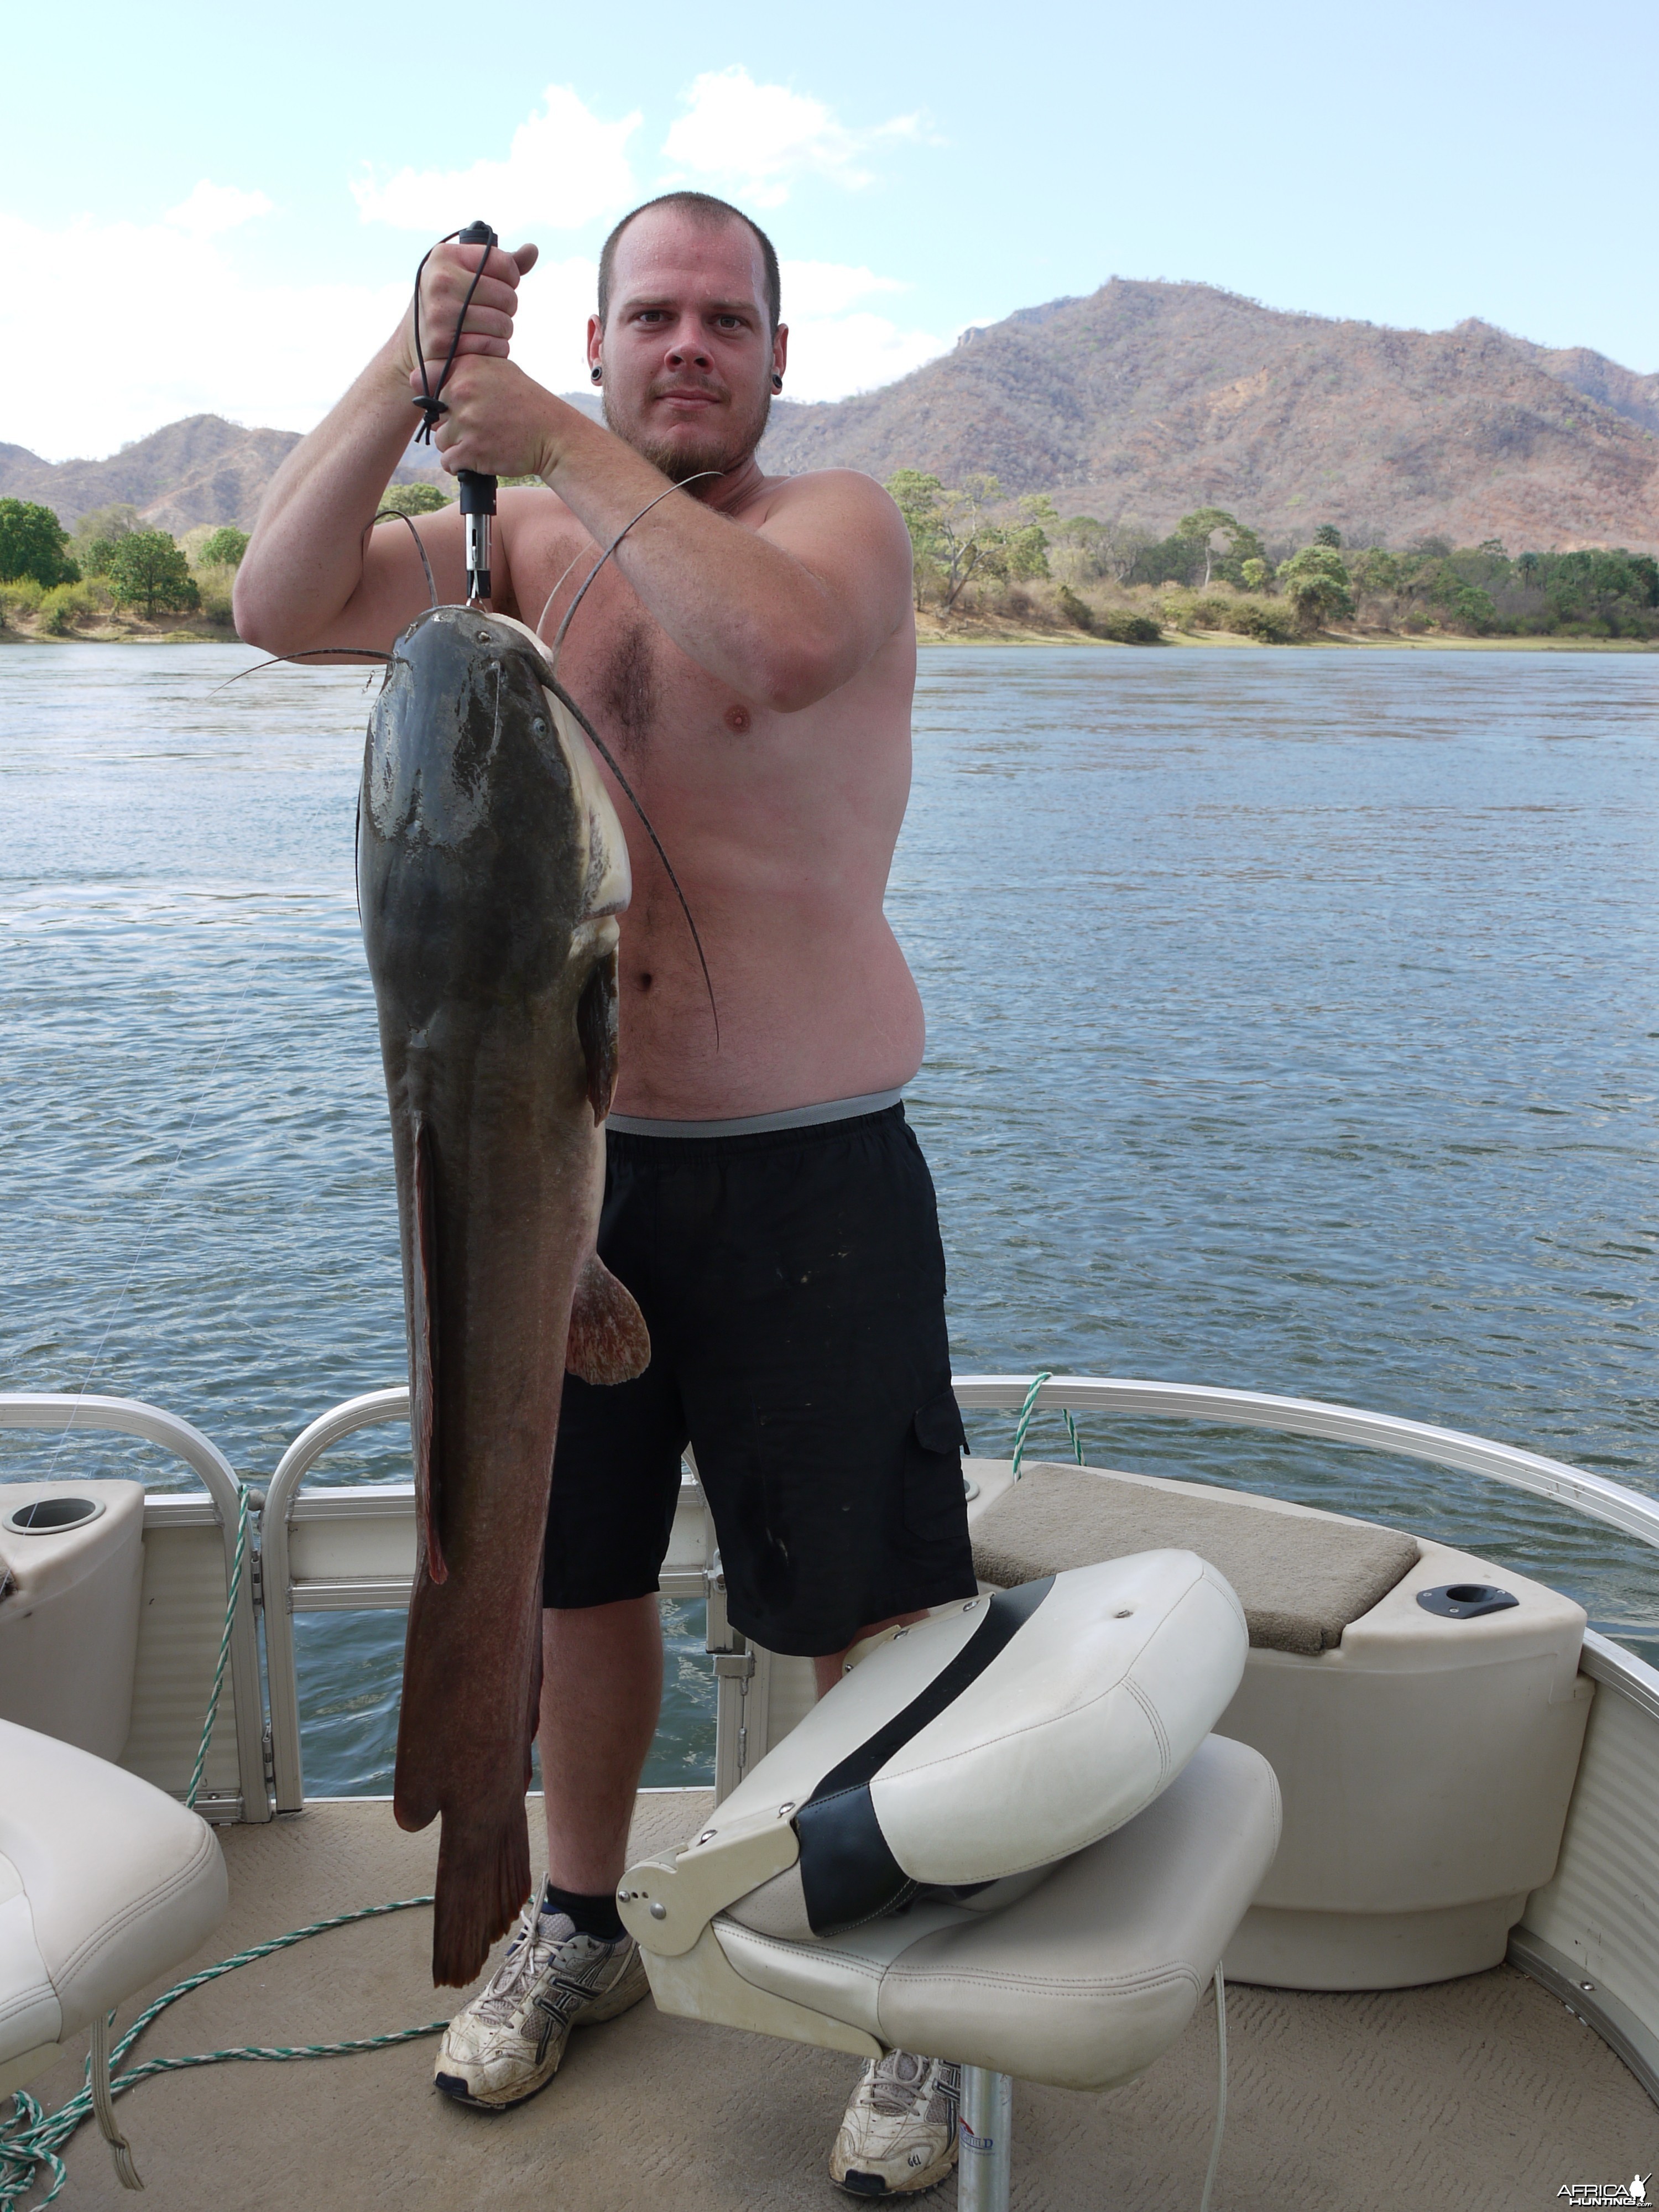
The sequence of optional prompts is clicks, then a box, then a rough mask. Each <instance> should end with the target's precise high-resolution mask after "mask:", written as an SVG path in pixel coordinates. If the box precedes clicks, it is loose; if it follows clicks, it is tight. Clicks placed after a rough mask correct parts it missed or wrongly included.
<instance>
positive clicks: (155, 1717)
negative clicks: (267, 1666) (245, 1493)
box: [0, 1390, 271, 1820]
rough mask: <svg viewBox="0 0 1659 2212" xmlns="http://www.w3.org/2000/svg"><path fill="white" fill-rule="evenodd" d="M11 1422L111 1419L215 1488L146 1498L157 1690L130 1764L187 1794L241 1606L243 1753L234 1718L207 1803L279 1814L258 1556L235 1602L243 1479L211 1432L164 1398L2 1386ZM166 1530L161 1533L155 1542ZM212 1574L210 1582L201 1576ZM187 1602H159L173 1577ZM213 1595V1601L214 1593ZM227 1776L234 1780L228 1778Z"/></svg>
mask: <svg viewBox="0 0 1659 2212" xmlns="http://www.w3.org/2000/svg"><path fill="white" fill-rule="evenodd" d="M0 1428H6V1429H58V1430H60V1431H62V1432H63V1434H64V1437H68V1436H69V1435H70V1433H71V1432H72V1431H86V1430H90V1429H101V1430H104V1431H111V1430H112V1431H116V1432H118V1434H120V1435H123V1436H130V1437H143V1439H144V1441H145V1442H146V1443H153V1444H159V1445H160V1446H161V1449H162V1450H163V1451H169V1452H171V1453H173V1455H174V1457H175V1458H177V1459H179V1460H182V1461H183V1462H184V1463H185V1466H186V1467H187V1468H189V1469H190V1470H191V1474H194V1475H196V1476H197V1478H198V1480H200V1482H201V1483H202V1485H203V1487H204V1489H205V1490H206V1492H207V1497H206V1498H205V1499H204V1498H201V1497H199V1496H192V1495H191V1494H190V1493H189V1492H182V1493H176V1492H175V1493H169V1492H154V1491H150V1492H148V1494H147V1495H146V1497H145V1500H144V1537H145V1591H144V1600H145V1602H144V1604H143V1611H142V1613H141V1615H140V1621H141V1626H140V1630H139V1652H138V1667H139V1671H140V1675H141V1678H143V1683H144V1686H145V1688H146V1689H147V1690H148V1691H149V1694H148V1695H146V1696H145V1697H143V1698H142V1699H139V1698H137V1696H136V1697H135V1726H134V1729H133V1733H132V1735H131V1737H130V1738H129V1740H128V1745H127V1750H126V1753H125V1755H124V1761H123V1763H124V1764H125V1765H128V1766H130V1767H131V1768H132V1769H133V1770H134V1771H136V1772H138V1773H141V1774H143V1775H144V1776H145V1777H146V1778H147V1779H148V1780H149V1781H153V1782H155V1783H157V1784H159V1785H160V1786H161V1788H163V1789H168V1790H174V1791H175V1792H177V1793H178V1794H179V1795H182V1794H183V1790H184V1783H185V1778H186V1777H188V1775H189V1773H190V1771H191V1763H192V1760H193V1758H194V1754H195V1752H196V1748H197V1742H198V1741H199V1738H200V1735H201V1730H202V1720H203V1716H204V1711H205V1710H206V1705H207V1699H208V1696H209V1693H210V1689H211V1686H212V1679H213V1673H214V1669H215V1667H216V1663H217V1659H218V1652H219V1644H220V1639H221V1637H222V1632H223V1622H224V1616H225V1613H226V1612H227V1611H230V1612H231V1632H230V1683H229V1689H230V1698H229V1705H230V1709H231V1710H230V1714H229V1716H228V1717H229V1718H230V1719H231V1720H232V1722H233V1724H234V1762H233V1759H232V1757H231V1755H230V1754H229V1753H228V1747H225V1738H226V1735H227V1733H228V1731H227V1730H226V1729H225V1728H224V1727H223V1725H221V1726H220V1728H219V1729H218V1731H217V1733H216V1740H215V1744H214V1747H213V1748H212V1749H211V1750H210V1753H209V1758H208V1763H207V1767H206V1771H205V1775H204V1781H205V1784H206V1786H205V1788H204V1790H203V1792H202V1794H201V1795H200V1796H198V1797H197V1810H198V1811H199V1812H201V1813H203V1814H205V1815H207V1816H208V1817H209V1818H210V1819H216V1820H269V1819H270V1811H271V1808H270V1796H269V1793H268V1791H267V1790H266V1787H265V1761H264V1696H263V1693H262V1692H261V1688H260V1683H259V1636H258V1625H257V1620H256V1612H257V1607H258V1554H257V1552H256V1551H255V1549H254V1547H252V1545H249V1546H247V1547H246V1550H245V1554H244V1558H243V1560H242V1570H241V1574H240V1577H239V1579H238V1582H237V1586H236V1594H235V1603H234V1608H232V1607H231V1605H230V1589H231V1576H232V1574H233V1572H234V1569H235V1563H236V1526H237V1518H238V1512H239V1509H240V1503H241V1490H242V1486H241V1484H240V1482H239V1480H237V1476H236V1471H235V1469H234V1468H233V1467H232V1466H231V1463H230V1462H229V1461H228V1459H227V1458H226V1457H225V1455H224V1454H223V1453H222V1451H221V1450H220V1449H219V1447H218V1445H217V1444H216V1443H214V1442H213V1440H212V1438H211V1437H205V1436H204V1435H203V1433H202V1431H200V1430H199V1429H197V1428H194V1427H192V1426H191V1423H190V1422H188V1421H185V1420H181V1419H179V1416H178V1415H177V1414H176V1413H166V1412H164V1411H163V1410H162V1408H161V1407H159V1406H149V1405H145V1404H144V1403H143V1401H142V1400H139V1399H137V1398H98V1397H91V1396H88V1395H78V1396H77V1395H72V1394H70V1393H69V1392H66V1391H56V1390H7V1391H0ZM215 1527H216V1528H217V1529H218V1531H219V1536H220V1541H221V1543H222V1547H223V1552H224V1562H223V1565H222V1569H220V1570H218V1573H217V1579H215V1576H214V1571H213V1569H212V1566H211V1565H210V1561H208V1560H197V1559H195V1558H194V1554H195V1553H197V1551H198V1550H199V1548H200V1543H201V1537H202V1535H203V1534H204V1533H205V1531H206V1529H208V1528H215ZM155 1539H160V1540H161V1541H152V1540H155ZM204 1581H205V1583H206V1589H205V1592H204V1590H203V1589H202V1587H201V1585H202V1583H204ZM167 1584H171V1585H172V1588H171V1589H169V1590H168V1595H179V1596H181V1597H183V1598H184V1599H185V1601H184V1602H182V1603H179V1604H178V1605H161V1606H158V1605H157V1604H156V1603H155V1599H156V1598H157V1597H158V1595H161V1589H162V1587H163V1586H164V1585H167ZM204 1597H205V1603H204V1602H203V1599H204ZM221 1716H222V1720H223V1718H224V1717H226V1716H225V1715H224V1709H223V1706H221ZM227 1784H231V1785H233V1786H231V1787H227Z"/></svg>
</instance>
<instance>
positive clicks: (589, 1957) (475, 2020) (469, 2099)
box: [432, 1897, 650, 2112]
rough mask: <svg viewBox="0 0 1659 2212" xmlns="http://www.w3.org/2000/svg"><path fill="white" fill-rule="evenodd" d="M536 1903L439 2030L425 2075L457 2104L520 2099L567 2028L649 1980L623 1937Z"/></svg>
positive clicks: (610, 2009)
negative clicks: (489, 1971)
mask: <svg viewBox="0 0 1659 2212" xmlns="http://www.w3.org/2000/svg"><path fill="white" fill-rule="evenodd" d="M541 1905H542V1900H541V1899H540V1897H533V1898H532V1899H531V1900H530V1902H529V1904H528V1905H526V1907H525V1909H524V1911H523V1913H522V1914H521V1915H520V1920H519V1925H518V1928H517V1929H516V1930H515V1931H514V1934H513V1941H512V1942H510V1943H509V1944H508V1945H507V1956H506V1957H505V1958H504V1959H503V1960H501V1965H500V1966H498V1967H497V1968H496V1969H495V1973H494V1975H493V1976H492V1977H491V1978H490V1980H489V1983H488V1984H487V1985H486V1986H485V1987H484V1988H483V1990H480V1991H479V1993H478V1995H477V1996H476V1997H474V1998H473V2000H472V2002H471V2004H470V2005H467V2006H466V2007H465V2008H464V2009H463V2010H462V2011H460V2012H458V2013H457V2014H456V2015H455V2017H454V2019H453V2020H452V2021H450V2023H449V2026H448V2027H447V2028H446V2029H445V2030H444V2037H443V2041H442V2042H441V2044H440V2045H438V2057H437V2062H436V2063H435V2066H434V2067H433V2069H432V2078H433V2081H434V2082H435V2086H436V2087H438V2088H440V2089H441V2090H442V2091H443V2093H444V2094H445V2096H447V2097H453V2098H455V2099H456V2100H458V2102H459V2103H461V2104H463V2105H477V2106H482V2107H483V2110H484V2111H486V2112H505V2111H506V2110H507V2107H508V2106H510V2105H521V2104H522V2103H523V2102H524V2100H525V2099H526V2097H533V2096H534V2095H535V2093H536V2092H537V2090H538V2089H544V2088H545V2087H547V2085H548V2083H549V2082H550V2081H551V2080H552V2079H553V2076H554V2075H555V2074H556V2073H557V2071H558V2069H559V2061H560V2060H561V2059H562V2057H564V2047H565V2045H566V2044H567V2043H568V2041H569V2040H570V2031H571V2029H572V2028H573V2027H585V2026H586V2025H588V2024H589V2023H590V2022H592V2021H601V2020H614V2019H615V2018H616V2016H617V2014H618V2013H623V2012H626V2011H627V2010H628V2008H629V2006H630V2005H635V2004H637V2003H638V2002H639V2001H640V1999H641V1997H642V1996H644V1995H645V1993H646V1991H647V1989H648V1988H649V1987H650V1984H649V1983H648V1982H647V1979H646V1973H645V1961H644V1960H642V1959H641V1956H640V1947H639V1945H638V1944H637V1943H636V1942H635V1941H634V1938H633V1937H632V1936H623V1937H621V1938H620V1939H619V1940H618V1941H617V1942H613V1943H606V1942H601V1941H600V1940H599V1938H598V1937H597V1936H579V1935H578V1934H577V1933H576V1925H575V1923H574V1921H573V1920H572V1919H571V1917H570V1916H569V1914H568V1913H566V1912H545V1911H542V1909H541Z"/></svg>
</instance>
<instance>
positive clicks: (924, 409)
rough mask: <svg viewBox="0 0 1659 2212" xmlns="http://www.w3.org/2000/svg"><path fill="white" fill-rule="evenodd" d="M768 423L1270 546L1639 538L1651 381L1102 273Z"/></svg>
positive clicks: (811, 439)
mask: <svg viewBox="0 0 1659 2212" xmlns="http://www.w3.org/2000/svg"><path fill="white" fill-rule="evenodd" d="M773 423H774V427H773V428H772V429H771V431H770V432H769V435H768V437H767V441H766V443H765V446H764V447H763V449H762V456H763V459H764V460H765V462H766V463H767V465H769V467H771V468H773V469H776V470H779V471H792V472H793V471H799V470H803V469H810V468H825V467H837V466H839V467H847V468H857V469H865V470H867V471H869V472H870V473H871V474H872V475H873V476H878V477H887V476H889V475H890V474H891V473H892V471H894V470H895V469H898V468H920V469H925V470H929V471H933V473H934V474H936V475H938V476H939V477H943V478H944V480H945V482H946V483H955V482H959V481H960V480H961V478H962V477H963V476H965V475H968V474H970V473H973V472H975V471H990V472H991V473H993V474H994V475H995V476H997V477H1000V479H1001V482H1002V483H1003V486H1004V488H1005V489H1006V490H1008V491H1010V492H1021V493H1024V492H1048V493H1051V494H1052V495H1053V496H1054V499H1055V501H1056V502H1057V503H1058V504H1059V505H1060V508H1061V511H1062V512H1065V513H1070V512H1083V513H1092V514H1095V515H1097V516H1098V517H1100V518H1101V519H1102V520H1107V521H1112V520H1117V519H1119V518H1120V517H1122V516H1130V515H1133V517H1135V518H1136V519H1137V520H1139V521H1140V522H1142V523H1144V524H1145V525H1146V526H1148V527H1149V528H1152V529H1155V530H1158V531H1164V530H1167V529H1169V528H1170V526H1172V525H1173V523H1174V522H1175V521H1176V519H1177V517H1179V516H1180V515H1181V514H1182V513H1187V512H1188V511H1190V510H1191V509H1192V508H1194V507H1200V506H1211V505H1213V506H1218V507H1227V508H1230V509H1231V510H1232V511H1233V512H1235V513H1237V514H1238V515H1240V516H1241V518H1243V519H1244V520H1248V521H1249V523H1251V524H1252V525H1253V526H1254V527H1255V528H1256V529H1257V530H1259V531H1261V532H1263V533H1264V535H1266V536H1267V537H1268V538H1278V539H1291V540H1296V539H1299V538H1306V537H1307V536H1308V535H1309V534H1310V531H1311V529H1312V526H1314V525H1315V524H1316V523H1318V522H1327V521H1328V522H1334V523H1335V524H1336V525H1337V526H1338V527H1339V528H1340V530H1341V531H1342V532H1343V535H1344V538H1346V540H1347V541H1348V542H1349V543H1351V544H1352V543H1354V542H1359V543H1364V542H1367V541H1373V542H1383V543H1387V544H1396V545H1398V544H1406V543H1407V542H1409V541H1410V540H1411V539H1412V538H1414V537H1417V536H1419V535H1422V534H1425V533H1432V534H1435V535H1443V536H1445V537H1447V538H1451V539H1452V540H1453V541H1454V543H1456V544H1466V545H1472V544H1479V543H1480V541H1481V540H1482V539H1483V538H1503V539H1504V540H1505V542H1506V543H1507V544H1510V547H1511V548H1520V547H1537V548H1541V549H1542V548H1547V547H1551V546H1560V547H1563V548H1567V547H1571V546H1577V545H1585V544H1623V545H1628V546H1630V547H1631V548H1632V549H1633V550H1634V549H1638V548H1639V549H1653V550H1659V376H1640V375H1638V374H1634V373H1633V372H1632V371H1631V370H1629V369H1625V368H1620V367H1619V365H1618V364H1617V363H1616V362H1610V361H1607V360H1606V359H1605V358H1604V357H1603V356H1601V355H1600V354H1595V353H1590V352H1589V351H1587V350H1584V349H1570V350H1563V351H1552V350H1550V349H1547V348H1545V347H1542V346H1536V345H1532V344H1529V343H1528V342H1527V341H1526V340H1524V339H1521V338H1515V337H1510V336H1509V335H1508V334H1507V333H1506V332H1504V331H1498V330H1495V329H1493V328H1492V326H1491V325H1489V324H1486V323H1480V322H1474V321H1470V322H1466V323H1462V324H1460V325H1458V326H1457V328H1456V329H1455V330H1452V331H1396V330H1387V329H1383V328H1381V327H1379V326H1378V325H1375V324H1370V323H1353V322H1332V321H1328V320H1325V319H1322V318H1320V317H1318V316H1315V315H1293V314H1281V313H1277V312H1275V311H1273V310H1272V309H1270V308H1267V307H1259V306H1257V305H1256V304H1255V301H1250V300H1243V299H1239V298H1237V297H1236V296H1235V295H1232V294H1231V293H1226V292H1218V291H1216V290H1215V289H1212V287H1210V286H1208V285H1204V284H1162V283H1131V282H1128V281H1127V280H1125V279H1122V278H1114V279H1113V281H1112V282H1111V283H1108V284H1105V285H1103V286H1102V288H1101V289H1100V290H1099V291H1097V292H1096V293H1094V294H1092V295H1091V296H1090V297H1089V298H1087V299H1081V300H1055V301H1051V302H1050V303H1049V304H1048V306H1046V307H1028V308H1024V309H1022V310H1021V311H1020V312H1019V313H1017V314H1013V315H1011V316H1009V318H1008V319H1007V320H1006V322H1001V323H998V324H995V325H992V326H991V327H990V328H988V329H979V330H970V331H964V332H963V336H962V337H961V338H960V340H958V342H957V347H956V349H955V350H954V351H953V352H951V353H950V354H947V355H945V356H944V357H943V358H942V359H940V360H939V361H935V362H929V363H928V365H927V367H926V368H920V369H917V370H915V372H914V373H913V374H911V375H909V376H908V377H905V378H904V379H903V380H902V381H901V382H899V383H897V384H892V385H889V386H885V387H884V389H882V390H881V391H878V392H870V393H867V394H866V395H864V396H862V397H860V398H855V399H844V400H839V401H836V402H835V403H834V404H829V405H823V406H800V405H794V406H780V407H778V408H777V409H776V410H775V412H774V416H773Z"/></svg>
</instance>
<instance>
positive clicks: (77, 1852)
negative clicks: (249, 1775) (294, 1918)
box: [0, 1721, 229, 2093]
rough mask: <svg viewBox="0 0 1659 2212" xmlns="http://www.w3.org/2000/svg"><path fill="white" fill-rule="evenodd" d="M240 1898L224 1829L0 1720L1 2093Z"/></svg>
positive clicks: (36, 2069)
mask: <svg viewBox="0 0 1659 2212" xmlns="http://www.w3.org/2000/svg"><path fill="white" fill-rule="evenodd" d="M228 1903H229V1887H228V1881H227V1879H226V1875H225V1863H224V1857H223V1855H222V1852H221V1851H220V1849H219V1844H218V1840H217V1838H216V1837H215V1835H214V1833H213V1831H212V1830H211V1829H210V1827H209V1826H208V1825H207V1823H206V1822H205V1821H204V1820H201V1819H200V1818H198V1816H197V1814H194V1813H192V1812H191V1811H189V1810H188V1809H187V1808H185V1806H183V1805H180V1804H179V1803H178V1802H177V1801H176V1800H175V1799H173V1798H172V1797H169V1796H166V1795H165V1793H164V1792H163V1791H161V1790H157V1789H155V1787H154V1786H153V1784H150V1783H148V1782H144V1781H141V1780H140V1778H138V1776H137V1775H136V1774H129V1773H127V1772H126V1771H125V1770H124V1769H123V1768H121V1767H118V1766H112V1765H109V1763H108V1762H107V1761H106V1760H105V1759H97V1758H94V1756H93V1754H92V1753H90V1752H85V1751H80V1750H77V1749H76V1747H75V1746H74V1745H73V1744H68V1743H62V1742H60V1741H58V1739H57V1738H56V1737H55V1736H49V1735H37V1734H36V1732H35V1731H34V1730H33V1729H26V1728H19V1727H18V1726H16V1725H15V1723H13V1722H10V1721H0V2093H7V2092H9V2091H10V2090H12V2089H15V2088H20V2087H21V2086H22V2085H23V2083H24V2082H26V2081H29V2080H31V2079H32V2078H33V2075H36V2074H39V2073H42V2072H44V2071H45V2069H46V2068H47V2067H48V2066H50V2065H52V2063H53V2062H54V2061H55V2060H56V2059H57V2058H58V2057H59V2056H60V2055H61V2045H62V2044H63V2042H64V2039H65V2038H67V2037H69V2036H70V2035H73V2034H74V2033H76V2030H77V2029H79V2028H83V2027H88V2025H89V2024H90V2023H91V2022H92V2021H94V2019H95V2018H96V2017H97V2016H98V2015H100V2014H103V2013H106V2012H108V2011H110V2010H111V2009H112V2008H113V2007H114V2006H116V2005H118V2004H119V2003H120V2002H121V2001H122V1999H123V1998H125V1997H128V1996H131V1995H132V1993H133V1992H134V1990H140V1989H142V1988H143V1986H144V1984H146V1983H147V1982H151V1981H154V1980H155V1978H156V1977H157V1976H158V1975H159V1974H163V1973H165V1972H167V1969H168V1968H169V1967H171V1966H176V1965H177V1964H178V1963H179V1960H181V1959H184V1958H185V1957H187V1956H188V1955H189V1954H190V1953H191V1952H192V1951H194V1950H195V1949H196V1948H197V1946H198V1945H199V1944H200V1943H202V1942H204V1940H205V1939H206V1937H207V1936H209V1935H210V1933H211V1932H212V1930H213V1929H214V1928H215V1927H216V1926H217V1924H218V1923H219V1920H220V1919H221V1917H222V1915H223V1913H224V1911H225V1909H226V1906H227V1905H228Z"/></svg>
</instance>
